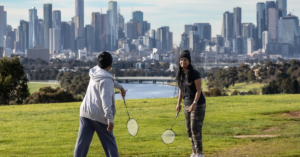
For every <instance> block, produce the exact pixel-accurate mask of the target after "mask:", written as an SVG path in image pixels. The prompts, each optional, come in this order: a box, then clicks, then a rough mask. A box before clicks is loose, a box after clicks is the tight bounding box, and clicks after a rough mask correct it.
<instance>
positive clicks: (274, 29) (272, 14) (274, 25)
mask: <svg viewBox="0 0 300 157" xmlns="http://www.w3.org/2000/svg"><path fill="white" fill-rule="evenodd" d="M278 19H279V18H278V9H277V8H269V17H268V21H269V22H268V23H269V26H268V30H269V33H270V35H271V39H272V42H273V43H276V42H277V40H278Z"/></svg>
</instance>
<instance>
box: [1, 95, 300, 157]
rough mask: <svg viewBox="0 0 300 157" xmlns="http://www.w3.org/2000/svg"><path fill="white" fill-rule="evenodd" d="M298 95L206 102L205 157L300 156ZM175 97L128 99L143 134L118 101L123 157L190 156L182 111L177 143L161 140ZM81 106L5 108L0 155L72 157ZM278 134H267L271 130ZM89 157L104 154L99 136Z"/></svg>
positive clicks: (118, 135)
mask: <svg viewBox="0 0 300 157" xmlns="http://www.w3.org/2000/svg"><path fill="white" fill-rule="evenodd" d="M299 102H300V97H299V96H298V95H270V96H244V97H242V96H231V97H230V96H229V97H217V98H207V109H206V115H205V121H204V126H203V146H204V153H205V156H208V157H209V156H226V157H227V156H234V157H235V156H290V157H292V156H295V157H296V156H299V155H300V132H299V130H300V118H296V117H288V116H286V115H283V114H282V113H284V112H289V111H300V103H299ZM175 105H176V99H143V100H127V106H128V107H129V109H128V110H129V112H130V115H131V117H132V118H135V119H136V120H137V122H138V124H139V133H138V135H137V136H136V137H131V136H130V135H129V134H128V133H127V129H126V122H127V120H128V117H127V113H126V110H125V107H124V105H123V103H122V101H121V100H118V101H116V109H117V113H116V118H115V121H114V122H115V128H114V134H115V136H116V140H117V144H118V148H119V154H120V156H121V157H124V156H125V157H127V156H143V157H148V156H189V155H190V154H191V148H190V142H189V139H188V137H187V133H186V128H185V120H184V116H183V112H181V113H180V114H179V116H178V118H177V121H176V124H175V126H174V128H173V130H174V131H175V132H176V134H177V136H176V139H175V141H174V143H173V144H171V145H165V144H163V143H162V141H161V139H160V136H161V133H162V132H163V131H164V130H165V129H169V128H170V127H171V125H172V123H173V120H174V118H175V114H176V111H175ZM79 107H80V103H61V104H38V105H23V106H0V126H1V127H0V135H1V136H0V154H1V155H0V156H72V154H73V151H74V147H75V142H76V138H77V134H78V127H79ZM272 127H274V128H277V130H275V131H273V132H264V130H266V129H269V128H272ZM264 134H280V136H279V137H276V138H247V139H237V138H234V137H233V136H234V135H264ZM88 156H104V153H103V149H102V147H101V144H100V142H99V139H98V137H97V135H96V134H95V135H94V138H93V141H92V143H91V146H90V149H89V154H88Z"/></svg>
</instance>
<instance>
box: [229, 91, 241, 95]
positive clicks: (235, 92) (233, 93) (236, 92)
mask: <svg viewBox="0 0 300 157" xmlns="http://www.w3.org/2000/svg"><path fill="white" fill-rule="evenodd" d="M234 95H239V92H238V91H237V90H235V91H233V92H232V93H231V96H234Z"/></svg>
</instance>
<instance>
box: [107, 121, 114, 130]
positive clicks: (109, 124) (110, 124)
mask: <svg viewBox="0 0 300 157" xmlns="http://www.w3.org/2000/svg"><path fill="white" fill-rule="evenodd" d="M113 129H114V123H108V127H107V131H109V132H112V131H113Z"/></svg>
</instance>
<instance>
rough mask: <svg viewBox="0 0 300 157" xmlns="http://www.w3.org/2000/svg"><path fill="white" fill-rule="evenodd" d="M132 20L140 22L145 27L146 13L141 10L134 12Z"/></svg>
mask: <svg viewBox="0 0 300 157" xmlns="http://www.w3.org/2000/svg"><path fill="white" fill-rule="evenodd" d="M132 20H133V22H139V23H140V24H141V26H142V27H143V21H144V13H143V12H141V11H134V12H132ZM142 32H143V33H144V32H145V31H144V30H143V29H142Z"/></svg>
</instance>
